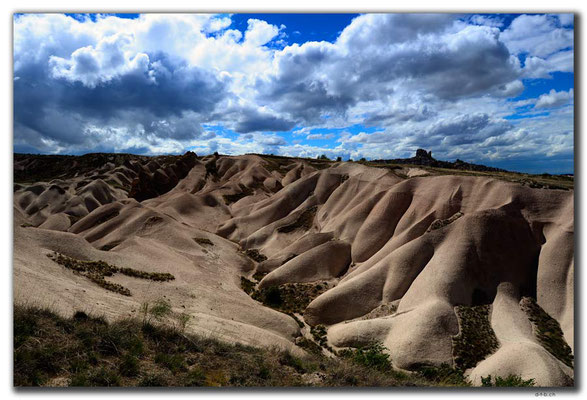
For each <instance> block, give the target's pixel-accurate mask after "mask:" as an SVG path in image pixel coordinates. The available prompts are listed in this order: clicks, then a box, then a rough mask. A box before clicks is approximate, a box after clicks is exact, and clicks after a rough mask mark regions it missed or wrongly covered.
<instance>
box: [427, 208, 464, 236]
mask: <svg viewBox="0 0 587 400" xmlns="http://www.w3.org/2000/svg"><path fill="white" fill-rule="evenodd" d="M462 216H463V213H462V212H460V211H459V212H457V213H456V214H454V215H453V216H452V217H450V218H447V219H437V220H435V221H434V222H432V223H431V224H430V227H428V230H427V232H432V231H435V230H436V229H440V228H443V227H445V226H447V225H450V224H452V223H453V222H455V221H456V220H457V219H459V218H461V217H462Z"/></svg>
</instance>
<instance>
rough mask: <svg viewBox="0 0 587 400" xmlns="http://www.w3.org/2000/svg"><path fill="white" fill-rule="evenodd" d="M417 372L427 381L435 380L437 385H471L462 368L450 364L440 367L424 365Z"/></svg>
mask: <svg viewBox="0 0 587 400" xmlns="http://www.w3.org/2000/svg"><path fill="white" fill-rule="evenodd" d="M417 373H418V375H420V376H421V377H422V378H424V379H426V380H427V381H430V382H434V384H435V386H471V383H470V382H469V381H468V380H467V379H466V378H465V375H464V374H463V371H462V370H460V369H456V368H452V367H451V366H450V365H448V364H442V365H440V366H439V367H436V366H422V367H420V368H418V369H417Z"/></svg>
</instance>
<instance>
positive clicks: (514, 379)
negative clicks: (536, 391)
mask: <svg viewBox="0 0 587 400" xmlns="http://www.w3.org/2000/svg"><path fill="white" fill-rule="evenodd" d="M481 386H485V387H493V386H495V387H529V386H534V379H528V380H524V379H522V377H520V376H518V375H508V376H507V377H505V378H502V377H501V376H496V377H495V380H493V379H492V378H491V375H489V376H486V377H482V378H481Z"/></svg>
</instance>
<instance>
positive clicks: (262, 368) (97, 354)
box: [13, 304, 434, 387]
mask: <svg viewBox="0 0 587 400" xmlns="http://www.w3.org/2000/svg"><path fill="white" fill-rule="evenodd" d="M154 306H155V304H153V305H151V306H150V307H148V309H149V310H153V309H155V310H157V307H155V308H153V307H154ZM159 308H160V307H159ZM13 315H14V324H13V326H14V385H15V386H18V387H22V386H53V385H56V382H64V383H65V385H69V386H83V387H88V386H99V387H103V386H125V387H138V386H143V387H144V386H163V387H178V386H181V387H187V386H232V387H239V386H247V387H259V386H268V387H283V386H286V387H290V386H322V387H341V386H371V387H374V386H381V387H389V386H430V385H434V383H433V382H429V381H427V380H426V379H423V378H422V377H420V376H417V375H407V374H402V373H397V372H394V371H392V370H390V369H388V368H387V367H385V365H386V364H385V360H383V357H381V356H380V355H379V354H378V353H377V352H370V351H369V350H364V349H362V350H361V352H362V353H361V354H362V355H361V356H357V357H356V358H351V359H347V358H327V357H323V356H322V355H318V354H308V356H307V357H304V358H299V357H296V356H294V355H292V354H290V353H288V352H282V351H279V350H277V349H265V348H254V347H250V346H244V345H240V344H236V345H232V344H227V343H224V342H221V341H218V340H215V339H213V338H210V337H201V336H197V335H188V334H185V333H182V332H181V331H180V330H178V329H177V328H175V327H173V326H171V325H169V324H167V323H165V324H164V323H158V322H157V321H158V320H157V319H155V318H154V317H153V316H152V315H151V314H150V312H149V313H148V315H149V317H148V318H147V319H146V320H145V319H143V321H141V320H140V319H124V320H118V321H115V322H113V323H111V324H109V323H106V322H105V321H104V319H103V318H96V317H92V316H88V315H87V314H85V313H83V312H79V313H77V314H76V315H77V317H72V318H62V317H60V316H58V315H56V314H54V313H52V312H50V311H48V310H46V309H39V308H35V307H23V306H18V305H17V306H15V308H14V314H13ZM309 353H312V352H309Z"/></svg>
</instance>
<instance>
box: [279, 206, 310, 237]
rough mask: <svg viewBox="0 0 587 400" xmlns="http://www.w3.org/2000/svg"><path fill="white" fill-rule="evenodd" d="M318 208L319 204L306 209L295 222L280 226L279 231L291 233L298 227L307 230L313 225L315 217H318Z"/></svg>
mask: <svg viewBox="0 0 587 400" xmlns="http://www.w3.org/2000/svg"><path fill="white" fill-rule="evenodd" d="M316 210H318V207H317V206H312V207H310V208H307V209H305V210H304V211H303V212H302V213H301V214H300V215H299V216H298V218H297V219H296V220H295V221H294V222H293V223H291V224H289V225H285V226H280V227H279V228H277V232H279V233H289V232H293V231H295V230H297V229H303V230H306V231H307V230H308V229H310V228H311V227H312V223H313V222H314V218H315V217H316Z"/></svg>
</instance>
